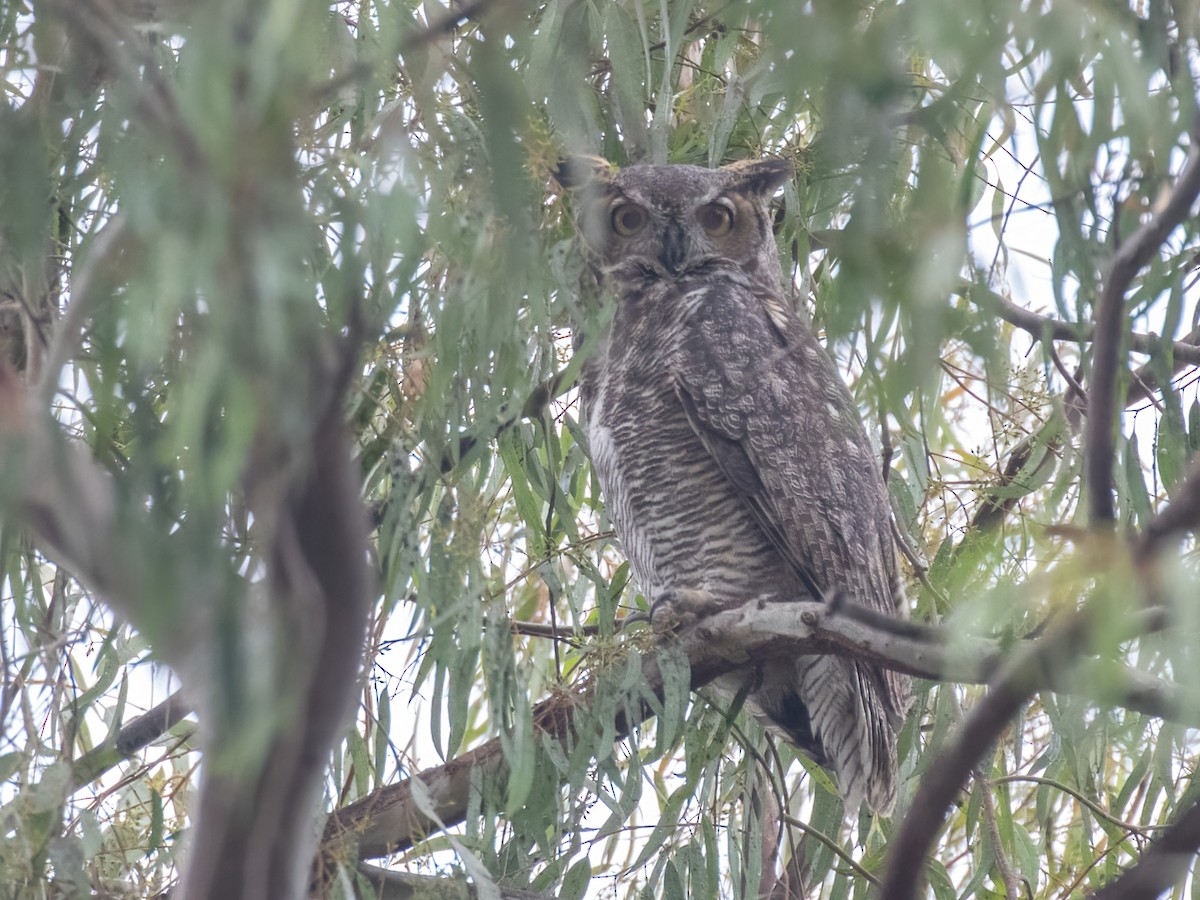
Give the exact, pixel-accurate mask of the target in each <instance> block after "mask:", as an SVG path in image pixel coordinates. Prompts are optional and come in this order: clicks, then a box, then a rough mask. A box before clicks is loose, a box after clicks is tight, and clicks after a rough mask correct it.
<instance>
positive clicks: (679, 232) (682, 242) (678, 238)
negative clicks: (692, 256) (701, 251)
mask: <svg viewBox="0 0 1200 900" xmlns="http://www.w3.org/2000/svg"><path fill="white" fill-rule="evenodd" d="M686 259H687V237H686V235H684V233H683V228H682V227H681V226H680V225H679V223H678V222H671V223H670V224H668V225H667V230H666V232H665V233H664V234H663V243H662V253H661V254H659V257H658V261H659V262H661V263H662V264H663V266H664V267H665V268H666V270H667V271H668V272H670V273H671V274H672V275H678V274H679V271H680V269H682V268H683V263H684V261H685V260H686Z"/></svg>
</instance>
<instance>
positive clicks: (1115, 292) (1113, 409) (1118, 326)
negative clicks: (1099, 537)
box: [1084, 124, 1200, 523]
mask: <svg viewBox="0 0 1200 900" xmlns="http://www.w3.org/2000/svg"><path fill="white" fill-rule="evenodd" d="M1191 139H1192V147H1191V152H1190V153H1189V154H1188V160H1187V163H1186V164H1185V165H1184V167H1183V171H1182V172H1180V173H1179V178H1178V179H1177V180H1176V182H1175V186H1174V188H1172V190H1171V192H1170V194H1169V195H1168V197H1167V200H1166V202H1165V203H1164V204H1163V205H1162V207H1161V208H1160V209H1159V210H1158V211H1157V213H1156V214H1155V216H1154V217H1153V218H1152V219H1151V220H1150V221H1149V222H1146V223H1145V224H1144V225H1142V226H1141V227H1140V228H1139V229H1138V230H1137V231H1135V232H1134V233H1133V236H1132V237H1131V238H1130V239H1129V240H1128V241H1127V242H1126V243H1124V244H1122V245H1121V248H1120V249H1119V250H1117V252H1116V253H1115V254H1114V255H1113V258H1112V261H1111V263H1110V264H1109V267H1108V273H1107V277H1106V278H1105V279H1104V288H1103V290H1102V291H1101V294H1100V300H1099V302H1098V303H1097V304H1096V332H1095V343H1094V345H1093V347H1092V353H1093V357H1092V380H1091V384H1090V385H1089V388H1090V390H1089V392H1088V417H1087V426H1086V428H1087V431H1086V443H1085V445H1084V453H1085V458H1084V487H1085V489H1086V490H1087V493H1088V514H1089V518H1090V520H1091V521H1092V522H1093V523H1100V522H1110V521H1112V518H1113V515H1114V508H1113V489H1112V479H1113V471H1112V470H1113V456H1114V455H1115V453H1116V422H1115V416H1116V414H1117V382H1118V380H1119V374H1120V371H1119V370H1120V369H1121V364H1120V351H1121V342H1122V340H1123V339H1124V337H1125V327H1124V326H1125V294H1126V292H1127V291H1128V290H1129V285H1130V283H1131V282H1132V281H1133V279H1134V276H1136V275H1137V273H1138V272H1139V271H1140V270H1141V268H1142V267H1143V266H1144V265H1146V263H1147V262H1149V261H1150V258H1151V257H1152V256H1153V255H1154V254H1155V253H1157V252H1158V249H1159V247H1161V246H1162V243H1163V241H1165V240H1166V239H1167V236H1168V235H1169V234H1170V233H1171V231H1172V230H1174V229H1175V227H1176V226H1177V225H1179V224H1180V223H1181V222H1183V221H1184V220H1185V219H1186V218H1187V217H1188V215H1189V214H1190V213H1191V209H1192V206H1193V204H1195V202H1196V197H1197V195H1200V124H1197V125H1196V126H1194V127H1193V129H1192V134H1191Z"/></svg>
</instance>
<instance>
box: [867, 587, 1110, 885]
mask: <svg viewBox="0 0 1200 900" xmlns="http://www.w3.org/2000/svg"><path fill="white" fill-rule="evenodd" d="M1089 624H1090V616H1088V615H1086V614H1085V613H1084V612H1082V611H1081V613H1080V614H1078V615H1076V616H1073V617H1071V619H1069V620H1067V621H1064V622H1063V623H1061V624H1059V625H1058V627H1054V626H1051V630H1050V631H1049V632H1048V633H1047V634H1046V636H1045V637H1043V638H1040V639H1038V640H1037V641H1035V642H1033V643H1032V644H1030V645H1026V646H1025V647H1024V648H1022V649H1021V650H1020V651H1018V652H1017V653H1015V654H1013V655H1012V657H1011V658H1010V659H1009V660H1008V662H1007V663H1006V664H1005V666H1004V668H1003V670H1002V671H1001V673H1000V675H999V677H998V678H997V679H996V681H995V682H994V683H993V685H992V689H991V691H990V693H989V694H988V695H987V696H986V697H985V698H984V699H983V700H982V701H980V703H979V704H978V705H977V706H976V707H975V708H974V709H973V710H972V711H971V713H970V715H969V716H968V717H967V720H966V721H965V722H964V723H963V725H962V727H961V728H960V729H959V730H958V733H957V735H956V736H955V739H954V740H952V741H950V742H949V743H948V744H947V746H945V747H944V748H942V750H941V751H940V752H939V753H938V755H937V758H936V759H935V760H934V762H933V764H932V765H931V766H930V767H929V768H928V770H927V771H926V775H925V777H924V778H922V780H921V785H920V787H919V788H918V789H917V794H916V796H915V797H913V801H912V804H911V805H910V806H909V810H908V814H907V815H906V816H905V817H904V821H903V822H902V823H901V825H900V828H899V829H898V830H897V831H896V833H895V834H894V835H893V837H892V842H891V846H890V849H889V852H888V867H887V878H886V879H885V881H884V886H883V892H882V895H883V896H884V897H886V898H887V900H916V897H917V887H918V884H919V882H920V877H921V873H922V872H923V871H924V869H925V859H926V857H927V855H928V854H929V850H930V848H931V847H932V846H933V843H934V841H935V840H936V839H937V835H938V832H939V831H940V830H941V826H942V821H943V819H944V818H945V815H946V809H947V808H948V807H949V806H950V804H951V803H952V802H953V801H954V798H955V796H957V794H958V792H959V790H960V789H961V787H962V785H963V783H964V782H965V781H966V779H967V778H968V776H969V775H970V774H971V770H972V769H974V768H975V766H976V765H978V763H979V760H980V759H981V758H982V757H983V755H984V754H985V753H987V751H988V749H989V748H990V747H991V746H992V744H993V743H995V741H996V739H997V738H998V737H999V736H1000V734H1001V733H1002V732H1003V731H1004V729H1006V728H1008V727H1009V724H1010V722H1011V721H1012V718H1013V716H1015V715H1016V714H1017V712H1018V711H1019V710H1020V708H1021V707H1022V706H1023V705H1024V704H1025V702H1026V701H1027V700H1028V699H1029V698H1030V697H1031V696H1032V695H1033V694H1035V693H1036V692H1037V690H1038V685H1039V683H1043V682H1045V681H1046V680H1047V677H1048V676H1049V675H1050V673H1052V672H1053V671H1054V670H1055V669H1056V668H1058V667H1059V666H1060V665H1061V663H1060V660H1062V659H1067V660H1070V659H1073V658H1074V656H1075V655H1076V653H1077V651H1078V648H1079V646H1080V644H1081V641H1082V639H1083V638H1084V636H1085V635H1086V634H1087V632H1088V630H1089V627H1088V626H1089Z"/></svg>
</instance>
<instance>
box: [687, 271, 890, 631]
mask: <svg viewBox="0 0 1200 900" xmlns="http://www.w3.org/2000/svg"><path fill="white" fill-rule="evenodd" d="M731 291H740V292H741V293H742V294H744V296H743V297H742V298H739V299H740V300H741V301H742V302H731V297H730V296H729V295H730V293H731ZM774 330H775V326H774V324H773V323H771V322H770V321H769V319H768V315H767V312H766V308H765V306H764V305H763V304H762V302H761V301H760V300H759V299H758V298H756V297H754V296H753V294H752V293H751V292H750V291H749V289H745V288H737V287H731V286H729V285H723V286H722V291H721V292H720V294H719V295H714V296H713V297H712V298H711V301H710V300H708V299H707V298H698V302H696V306H695V311H694V312H693V313H692V315H691V316H690V317H689V319H688V321H687V323H686V324H685V331H686V333H685V334H684V335H683V339H682V340H681V341H680V342H679V349H678V350H677V351H676V353H677V359H676V360H675V366H674V371H673V375H674V379H675V388H676V392H677V394H678V395H679V398H680V401H681V403H682V404H683V407H684V410H685V412H686V413H687V416H688V419H689V421H690V422H691V424H692V427H693V429H695V431H696V433H697V435H699V437H700V438H701V440H702V441H703V442H704V444H705V446H706V448H707V449H708V450H709V453H710V454H712V456H713V458H714V460H715V461H716V462H717V464H718V465H719V466H721V468H722V470H723V471H724V472H725V475H726V477H727V478H729V479H730V481H732V482H733V483H734V485H735V486H736V487H738V489H739V490H740V491H742V492H743V495H744V499H745V501H746V502H747V503H748V504H750V506H751V507H752V508H754V510H755V514H756V516H757V518H758V520H759V524H760V525H761V527H762V528H763V529H764V530H765V531H767V532H768V534H770V535H771V537H772V540H773V541H775V542H776V545H777V547H778V549H779V551H780V552H781V553H782V554H783V556H784V558H785V559H786V560H787V561H788V562H789V563H790V564H791V565H792V567H793V568H794V569H795V570H796V571H797V572H798V573H802V577H804V578H805V580H806V581H807V582H811V584H812V585H813V586H814V587H815V589H816V590H815V591H814V593H816V595H817V596H818V597H829V596H831V595H832V593H833V592H835V591H837V592H842V593H844V594H845V595H847V599H849V600H851V601H853V602H856V603H860V604H863V605H865V606H870V607H873V608H875V609H878V610H880V611H882V612H887V613H889V614H892V613H895V612H897V601H898V598H896V597H894V595H893V585H892V584H891V580H890V576H891V571H890V570H891V568H892V567H891V566H890V565H889V563H890V561H891V553H892V549H891V534H890V531H889V526H888V522H889V518H888V510H887V507H886V505H885V499H884V495H883V491H882V486H881V485H880V481H879V475H878V471H877V470H876V468H875V465H876V463H875V459H874V456H873V454H872V452H871V449H870V445H869V444H868V443H867V440H866V436H865V434H864V433H863V429H862V424H861V422H860V421H859V419H858V415H857V412H856V410H855V407H854V403H853V400H852V398H851V397H850V395H849V393H848V392H847V390H846V388H845V386H844V385H843V384H842V382H841V380H840V379H839V378H838V376H837V373H836V371H835V370H834V368H833V364H832V361H831V360H830V359H829V357H828V356H827V355H826V354H825V352H824V350H823V349H822V348H821V347H820V346H819V345H818V344H817V343H816V341H815V340H814V339H813V338H811V336H809V335H808V334H807V332H805V331H804V330H801V329H799V328H797V329H795V330H794V332H793V333H792V334H790V335H788V343H787V344H786V345H783V346H780V341H779V340H778V338H776V337H775V336H774V335H773V334H768V333H769V332H774ZM764 346H766V347H772V346H774V347H776V348H777V349H776V350H774V352H770V351H768V352H767V353H766V354H764V353H763V352H762V350H761V348H762V347H764ZM848 560H850V561H853V562H854V563H856V564H855V565H852V566H848V565H847V561H848Z"/></svg>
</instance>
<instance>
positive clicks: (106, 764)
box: [71, 691, 192, 790]
mask: <svg viewBox="0 0 1200 900" xmlns="http://www.w3.org/2000/svg"><path fill="white" fill-rule="evenodd" d="M191 713H192V705H191V704H190V703H188V702H187V700H185V699H184V696H183V691H176V692H175V693H174V694H172V695H171V696H169V697H168V698H167V699H166V700H164V701H163V702H162V703H160V704H158V706H155V707H154V708H153V709H150V710H147V711H146V712H145V713H143V714H142V715H140V716H138V717H137V718H135V719H132V720H130V721H129V722H127V723H125V725H124V726H122V728H121V730H120V731H119V732H117V736H116V739H115V740H113V741H106V742H105V743H104V744H102V745H101V746H99V747H96V748H95V749H94V750H91V751H90V752H88V753H85V754H84V755H83V756H81V757H79V759H77V760H75V764H74V765H73V766H72V776H71V779H72V782H73V783H74V786H75V788H76V789H77V790H78V789H79V788H81V787H83V786H84V785H85V784H88V783H89V782H92V781H95V780H96V779H97V778H99V777H100V776H101V775H103V774H104V773H105V772H107V771H108V770H109V769H111V768H112V767H113V766H115V765H118V764H120V763H122V762H124V761H125V760H127V759H129V757H131V756H133V754H135V753H137V752H138V751H139V750H141V749H142V748H143V747H146V746H148V745H149V744H151V743H153V742H154V741H156V740H158V739H159V738H160V737H162V735H163V734H165V733H166V732H168V731H170V730H171V729H172V728H174V727H175V726H176V725H177V724H179V723H180V722H182V721H183V720H184V719H185V718H187V717H188V716H189V715H191Z"/></svg>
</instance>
